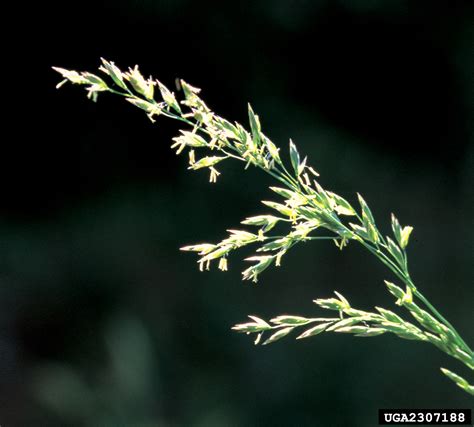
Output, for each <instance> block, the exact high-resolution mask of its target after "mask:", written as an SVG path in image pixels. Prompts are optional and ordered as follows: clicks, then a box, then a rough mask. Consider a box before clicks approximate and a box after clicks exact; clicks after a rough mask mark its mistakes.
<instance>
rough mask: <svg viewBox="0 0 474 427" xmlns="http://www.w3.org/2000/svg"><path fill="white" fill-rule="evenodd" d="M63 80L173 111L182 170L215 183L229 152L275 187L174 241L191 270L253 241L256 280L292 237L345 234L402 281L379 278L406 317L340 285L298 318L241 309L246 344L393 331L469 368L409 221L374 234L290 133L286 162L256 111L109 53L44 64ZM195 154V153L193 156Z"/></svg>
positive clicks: (473, 358)
mask: <svg viewBox="0 0 474 427" xmlns="http://www.w3.org/2000/svg"><path fill="white" fill-rule="evenodd" d="M54 70H55V71H57V72H58V73H60V74H61V75H62V76H63V78H64V80H62V81H61V83H59V85H58V87H60V86H62V85H63V84H64V83H66V82H71V83H73V84H77V85H82V86H85V88H86V91H87V94H88V95H87V96H88V97H89V98H90V99H92V100H93V101H97V98H98V96H99V94H101V93H102V92H109V93H113V94H116V95H119V96H122V97H124V98H125V100H126V101H128V102H129V103H130V104H132V105H134V106H135V107H138V108H140V109H141V110H143V111H145V113H146V114H147V116H148V118H149V119H150V120H151V121H153V122H154V121H155V119H156V118H157V117H159V116H165V117H168V118H171V119H175V120H178V121H179V122H181V123H182V124H183V126H184V129H182V130H180V133H179V135H178V136H176V137H175V138H173V143H172V145H171V148H172V149H174V150H176V154H181V153H182V152H183V151H187V152H188V159H189V167H188V169H190V170H193V171H195V170H200V169H207V171H208V173H209V181H210V182H212V183H215V182H216V181H217V179H218V177H219V175H220V172H219V171H218V168H219V166H220V164H221V163H222V162H224V161H228V160H237V161H240V162H242V163H243V164H245V169H246V168H248V167H250V166H254V167H257V168H259V169H261V170H262V171H264V172H266V173H268V174H269V175H271V176H272V177H273V178H274V179H275V181H276V183H277V185H278V186H272V187H270V190H271V191H272V192H273V193H274V194H275V199H274V200H268V201H263V202H262V203H263V205H264V206H265V208H269V209H270V211H268V212H262V214H261V215H257V216H253V217H249V218H246V219H244V220H243V221H242V224H243V225H246V226H248V227H250V228H249V229H245V230H243V229H231V230H227V231H228V235H227V237H226V238H224V239H223V240H221V241H220V242H217V243H199V244H194V245H189V246H185V247H183V248H181V249H182V250H183V251H191V252H196V253H197V255H198V257H199V258H198V265H199V268H200V270H209V269H210V268H211V265H212V264H217V266H218V268H219V269H220V270H223V271H225V270H227V268H228V258H229V256H230V254H232V253H233V252H234V251H236V250H237V249H239V248H241V247H244V246H248V245H254V246H256V251H255V252H256V253H255V255H254V256H251V257H249V258H246V261H249V262H250V263H251V265H250V266H249V267H248V268H247V269H246V270H245V271H243V272H242V276H243V279H244V280H251V281H252V282H255V283H256V282H257V281H258V279H259V277H260V275H261V274H262V273H263V272H264V271H265V270H266V269H267V268H269V267H270V266H271V265H275V266H277V267H279V266H280V265H281V263H282V259H283V257H284V255H285V254H286V253H287V252H288V251H289V250H290V249H291V248H292V247H293V246H295V245H296V244H299V243H302V242H308V241H312V240H332V241H334V243H335V244H336V245H337V247H338V248H340V249H341V250H342V249H343V248H344V247H345V246H346V245H347V244H349V243H350V242H355V243H356V244H360V245H362V246H363V247H364V248H365V249H367V250H368V251H369V252H370V253H371V254H372V255H374V256H376V257H377V258H378V259H379V260H380V261H381V262H382V263H383V264H385V265H386V267H387V268H388V269H389V270H390V271H391V273H392V274H393V275H394V277H395V278H396V279H397V280H398V281H399V282H400V284H401V285H402V287H400V286H398V285H396V284H394V283H391V282H388V281H385V284H386V286H387V289H388V291H389V292H390V293H391V294H392V295H393V296H394V297H395V304H396V305H398V306H401V307H403V308H404V309H406V311H407V312H408V313H409V314H410V315H411V316H412V317H413V319H414V322H413V323H411V322H408V321H407V320H405V319H404V318H403V317H401V316H400V315H399V314H396V313H394V312H393V311H391V310H388V309H386V308H382V307H375V310H374V311H364V310H359V309H356V308H354V307H352V306H351V304H350V303H349V301H348V300H347V299H346V298H344V297H343V296H342V295H341V294H340V293H338V292H336V293H335V295H336V297H332V298H326V299H316V300H314V302H315V303H316V305H318V306H319V307H320V308H321V309H324V310H329V311H333V312H335V316H333V317H314V318H306V317H302V316H294V315H281V316H277V317H274V318H272V319H270V320H269V321H268V322H267V321H265V320H263V319H260V318H259V317H257V316H249V318H250V322H247V323H241V324H238V325H236V326H234V327H233V328H232V329H234V330H235V331H237V332H243V333H246V334H256V339H255V344H259V343H262V344H263V345H266V344H270V343H273V342H275V341H277V340H280V339H282V338H283V337H285V336H287V335H289V334H291V333H292V332H293V331H295V330H298V335H297V337H296V338H297V339H303V338H309V337H312V336H315V335H318V334H321V333H323V332H335V333H345V334H352V335H354V336H357V337H373V336H377V335H381V334H385V333H391V334H394V335H396V336H398V337H400V338H405V339H408V340H414V341H423V342H428V343H431V344H433V345H435V346H436V347H437V348H439V349H440V350H441V351H443V352H445V353H446V354H448V355H450V356H452V357H454V358H456V359H458V360H459V361H460V362H462V363H463V364H464V365H466V366H467V367H468V368H470V369H471V370H474V353H473V351H472V350H471V349H470V348H469V346H468V345H467V344H466V343H465V342H464V340H463V339H462V338H461V336H460V335H459V334H458V332H457V331H456V330H455V329H454V327H453V326H452V325H451V324H450V323H449V322H448V321H447V320H446V319H445V318H444V317H443V316H442V315H441V314H440V313H439V312H438V311H437V310H436V309H435V308H434V307H433V305H432V304H431V303H430V302H429V301H428V300H427V299H426V298H425V297H424V296H423V294H422V293H421V292H420V291H419V290H418V289H417V287H416V286H415V284H414V283H413V281H412V279H411V277H410V273H409V271H408V262H407V251H406V250H407V246H408V243H409V239H410V235H411V233H412V231H413V228H412V227H410V226H402V225H401V224H400V222H399V221H398V219H397V218H396V217H395V215H393V214H392V217H391V228H392V235H391V236H384V235H383V234H382V233H381V232H380V231H379V229H378V227H377V224H376V222H375V218H374V216H373V214H372V212H371V210H370V208H369V206H368V204H367V203H366V201H365V200H364V199H363V197H362V196H361V195H360V194H358V204H359V206H352V205H351V204H350V203H349V202H348V201H347V200H346V199H344V198H343V197H341V196H340V195H338V194H335V193H334V192H331V191H329V190H327V189H325V188H324V187H323V186H322V185H321V183H320V181H319V174H318V173H317V172H316V171H315V170H314V169H313V168H312V167H311V166H310V165H309V163H308V158H307V157H302V156H301V155H300V153H299V152H298V149H297V147H296V145H295V144H294V143H293V141H291V140H290V141H289V157H290V162H289V163H290V164H288V165H286V164H285V162H283V160H282V158H281V157H280V148H278V147H277V146H276V145H275V144H274V143H273V142H272V141H271V140H270V139H269V138H268V137H267V136H266V135H265V134H264V133H263V132H262V127H261V123H260V119H259V117H258V115H256V114H255V112H254V111H253V109H252V107H251V106H250V105H249V106H248V119H249V127H248V128H245V127H244V126H243V125H241V124H240V123H237V122H230V121H228V120H226V119H224V118H223V117H220V116H218V115H217V114H216V113H215V112H213V111H212V110H211V109H210V108H209V107H208V106H207V105H206V103H205V102H204V101H203V100H202V99H201V97H200V96H199V94H200V89H197V88H195V87H193V86H191V85H190V84H188V83H186V82H184V81H183V80H181V81H180V82H179V83H180V87H181V89H182V91H183V94H184V99H183V100H182V101H180V102H178V100H177V98H176V96H175V94H174V93H173V92H172V91H171V90H169V89H168V88H167V87H166V86H165V85H164V84H162V83H161V82H159V81H158V80H155V79H153V78H151V77H150V78H148V79H145V77H143V75H142V74H141V73H140V71H139V69H138V67H137V66H135V67H134V68H129V69H128V71H125V72H124V71H122V70H120V69H119V68H118V67H117V66H116V65H115V64H114V63H113V62H109V61H107V60H105V59H102V65H101V66H100V67H99V71H100V72H101V73H102V74H101V76H98V75H96V74H92V73H89V72H76V71H70V70H65V69H63V68H54ZM201 153H203V154H202V155H201ZM277 224H281V225H284V226H286V229H287V232H286V234H279V235H275V234H272V230H273V229H274V227H275V226H276V225H277ZM441 371H442V372H443V373H444V374H445V375H446V376H447V377H448V378H449V379H451V380H452V381H453V382H454V383H455V384H457V385H458V386H459V387H460V388H462V389H463V390H464V391H466V392H467V393H470V394H472V395H474V386H473V385H471V384H469V383H468V382H467V381H466V380H465V379H464V378H462V377H460V376H459V375H457V374H455V373H453V372H451V371H449V370H447V369H445V368H441Z"/></svg>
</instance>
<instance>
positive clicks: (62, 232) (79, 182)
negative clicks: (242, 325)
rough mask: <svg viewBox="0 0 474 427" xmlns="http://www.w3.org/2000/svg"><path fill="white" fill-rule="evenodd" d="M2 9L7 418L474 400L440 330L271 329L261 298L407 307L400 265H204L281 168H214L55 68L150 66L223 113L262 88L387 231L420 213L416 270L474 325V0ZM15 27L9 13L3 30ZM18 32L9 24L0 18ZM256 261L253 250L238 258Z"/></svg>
mask: <svg viewBox="0 0 474 427" xmlns="http://www.w3.org/2000/svg"><path fill="white" fill-rule="evenodd" d="M5 12H6V13H5V14H4V16H3V20H4V24H5V28H4V31H6V34H5V37H4V40H5V46H4V57H5V59H6V62H7V63H6V66H4V73H5V72H6V73H5V74H6V78H5V79H4V82H3V93H4V97H3V102H4V106H5V108H6V112H5V113H3V117H4V118H5V120H4V126H5V128H4V134H3V138H2V140H3V141H2V155H1V159H2V167H1V174H2V188H1V197H0V235H1V244H0V246H1V252H0V396H2V397H1V399H0V424H2V425H6V426H30V425H42V426H43V425H44V426H56V425H58V426H60V425H86V426H98V425H100V426H105V425H110V426H119V425H124V426H125V425H126V426H151V425H153V426H267V425H268V426H278V425H281V426H290V425H295V426H306V425H307V426H310V425H311V426H314V425H324V426H327V425H331V426H332V425H334V426H336V425H354V426H369V425H375V419H376V416H377V415H376V414H377V409H378V408H380V407H433V408H441V407H466V406H469V404H471V406H472V399H469V398H468V397H467V395H464V394H463V393H462V392H461V391H460V390H458V389H457V388H455V387H454V386H453V385H452V384H450V382H449V381H448V380H447V379H446V378H444V377H443V376H442V375H440V374H439V371H438V368H439V366H445V367H448V368H450V369H453V370H454V371H456V372H459V373H460V374H467V373H466V372H464V371H463V370H462V367H460V366H459V365H458V364H457V362H455V361H453V360H449V359H448V358H447V357H445V356H444V355H443V354H441V353H439V352H438V351H437V350H436V349H434V348H431V347H430V346H428V345H422V344H419V343H413V342H409V341H401V340H400V339H398V338H395V337H391V336H385V335H384V336H382V337H377V338H373V339H370V340H358V339H355V338H353V337H349V336H339V335H336V336H332V335H325V336H319V337H316V338H314V339H312V340H308V341H307V342H294V341H293V340H291V339H285V340H284V341H282V342H280V343H278V344H275V345H273V346H268V347H254V346H253V345H252V342H251V339H250V338H249V337H245V336H241V335H236V334H234V333H233V332H231V331H230V327H231V326H232V325H233V324H235V323H238V322H241V321H243V320H245V317H246V315H247V314H258V315H261V316H262V317H269V316H273V315H276V314H282V313H294V314H302V315H309V316H311V315H313V314H315V313H318V311H317V310H316V309H315V307H314V305H313V304H312V303H311V300H312V299H314V298H316V297H326V296H329V295H330V294H331V292H332V291H333V290H338V291H340V292H342V293H343V294H344V295H345V296H347V297H348V298H349V299H350V300H351V302H352V303H353V304H354V305H355V306H358V307H360V308H363V309H369V308H370V307H373V306H374V305H379V306H384V307H387V308H390V309H393V300H392V298H391V296H389V295H388V294H387V292H386V291H385V289H384V288H383V282H382V280H383V279H391V280H393V277H391V276H390V274H389V273H388V272H387V271H385V270H384V269H383V266H380V265H378V263H377V261H376V260H374V259H371V257H370V256H369V254H367V253H364V252H363V251H362V249H360V248H357V247H356V245H352V247H351V245H350V246H349V247H348V248H347V250H345V251H344V252H342V253H339V251H338V250H337V249H336V248H335V247H334V246H333V245H329V244H325V243H323V242H322V243H314V244H309V243H308V244H305V245H304V247H303V246H302V247H300V248H296V249H295V250H294V251H293V252H292V253H290V254H289V255H288V256H287V257H286V259H285V260H284V262H283V265H282V267H281V268H280V269H279V270H275V269H274V270H272V271H269V272H265V274H264V275H263V276H262V277H261V280H260V281H259V284H258V286H254V285H250V284H248V283H247V282H245V283H242V282H241V281H240V273H239V272H240V271H241V270H242V269H243V267H244V264H243V263H242V262H240V259H241V258H239V257H238V256H234V257H233V258H231V260H230V271H229V272H227V273H221V272H216V271H212V272H210V273H199V272H198V269H197V268H196V265H195V259H194V258H193V257H192V256H190V255H186V254H183V253H180V252H179V251H178V248H179V247H180V246H182V245H184V244H189V243H194V242H198V241H216V240H219V239H221V238H223V237H224V235H225V234H224V233H225V229H227V228H235V227H236V226H237V225H238V223H239V221H240V220H241V219H243V218H244V217H246V216H250V215H252V214H258V213H263V207H261V206H260V205H259V200H261V199H265V198H266V199H268V198H269V197H270V194H269V192H268V190H266V188H267V187H268V185H270V184H272V181H271V180H270V179H268V178H267V177H263V176H262V175H261V174H259V173H258V172H257V171H254V170H249V171H247V172H245V173H244V171H243V170H242V169H241V167H240V165H231V164H230V165H228V166H223V167H222V169H221V172H222V176H221V177H220V178H219V180H218V183H217V184H212V185H210V184H208V183H207V180H208V177H207V176H206V174H205V172H201V171H198V172H189V171H186V166H187V165H186V163H187V162H186V159H185V158H184V156H183V157H176V156H175V155H174V153H173V152H172V151H171V150H170V149H169V145H170V144H169V142H170V141H171V138H172V137H173V136H174V135H176V134H177V131H178V129H179V128H178V126H177V123H172V122H169V121H166V120H165V119H161V118H160V120H158V122H157V123H156V124H154V125H153V124H152V123H151V122H150V121H149V120H147V118H146V117H145V115H144V114H141V112H140V111H138V110H137V109H133V108H131V106H130V105H128V104H126V103H124V102H123V101H122V100H119V99H116V98H115V97H113V96H111V95H104V96H100V97H99V100H98V103H97V104H93V103H92V102H90V101H89V100H87V99H86V97H85V94H84V93H83V91H82V90H80V89H79V88H76V87H72V86H69V85H66V86H65V87H64V88H63V89H61V90H60V91H57V90H55V89H54V86H55V84H56V83H57V82H58V81H59V80H60V79H59V78H58V76H57V75H55V73H54V72H53V71H52V70H51V68H50V67H51V66H53V65H54V66H60V67H64V68H71V69H78V70H88V71H93V70H94V69H96V68H97V66H98V65H99V58H100V57H101V56H102V57H105V58H107V59H109V60H112V61H115V62H116V63H117V64H118V65H119V66H120V67H122V68H127V67H128V66H133V65H135V64H139V65H140V68H141V70H142V71H143V72H144V73H145V74H146V75H148V74H153V76H154V77H157V78H159V79H160V80H161V81H163V82H164V83H165V84H167V85H168V86H170V87H173V82H174V79H175V78H176V77H179V78H184V79H185V80H186V81H189V82H190V83H191V84H193V85H195V86H198V87H201V88H203V98H204V99H205V100H206V101H207V103H208V105H210V106H211V108H213V109H214V110H215V111H216V112H218V114H220V115H222V116H224V117H226V118H228V119H230V120H237V121H240V122H242V123H246V103H247V102H248V101H250V102H251V103H252V105H253V107H254V109H255V111H256V112H257V113H258V114H259V115H260V118H261V121H262V125H263V129H264V132H266V134H267V135H269V136H270V137H271V138H272V139H273V141H274V142H275V143H276V144H277V145H279V146H281V147H282V148H283V149H286V147H287V141H288V139H289V138H290V137H292V138H293V140H294V141H295V142H296V143H297V145H298V147H299V148H300V151H301V152H302V153H305V154H307V155H308V156H309V159H310V163H311V164H312V165H313V166H314V167H315V168H316V169H317V170H318V171H319V172H320V173H321V175H322V179H321V181H322V183H323V184H324V185H325V186H326V187H327V188H329V189H331V190H335V191H337V192H339V193H340V194H342V195H344V196H345V197H347V198H348V199H350V200H351V201H354V200H355V197H354V195H355V192H356V191H359V192H361V193H362V194H363V195H364V197H365V199H366V200H367V201H368V202H369V204H370V206H371V207H372V209H373V211H374V213H375V215H376V218H377V219H378V223H379V224H380V227H381V228H382V229H383V230H385V231H386V232H388V230H389V227H388V224H389V214H390V212H392V211H395V212H396V214H397V216H398V217H399V219H400V221H401V222H402V223H404V224H405V223H407V224H410V225H413V226H414V228H415V231H414V234H413V238H412V243H411V248H410V259H411V271H412V275H413V277H414V280H415V282H416V283H417V284H418V286H419V287H420V288H421V289H422V290H423V291H424V292H425V294H426V295H427V296H428V297H429V298H430V300H432V302H433V303H434V304H435V305H436V306H437V307H438V308H440V309H441V311H442V312H443V313H444V314H445V315H446V316H447V317H448V318H449V319H450V320H452V323H454V324H455V325H456V326H457V327H458V329H459V331H460V332H461V334H462V335H463V336H464V337H465V339H466V340H467V341H468V342H473V341H474V334H473V332H472V328H471V327H470V326H472V300H473V298H474V291H473V288H472V283H473V280H472V279H473V277H472V268H471V264H472V237H473V236H472V225H473V224H472V206H473V203H472V202H473V200H472V183H473V182H472V176H473V175H472V171H473V156H472V150H473V146H472V130H473V128H472V107H473V105H472V94H473V90H472V89H473V84H474V82H473V79H472V73H473V67H472V65H473V64H472V7H471V2H468V1H450V2H447V1H417V2H413V1H412V2H410V1H401V0H389V1H385V2H375V1H370V0H357V1H355V0H354V1H348V0H346V1H342V0H341V1H329V0H325V1H324V0H318V1H309V0H307V1H304V0H300V1H296V0H295V1H282V0H276V1H264V0H257V1H252V2H217V1H216V2H212V1H203V2H192V1H189V0H178V1H163V0H140V1H138V0H137V1H131V0H129V1H125V0H121V1H115V2H87V1H86V2H81V3H60V4H59V3H58V4H56V3H51V2H49V3H47V4H35V5H29V4H28V3H19V4H17V9H16V10H14V11H13V10H11V11H10V10H8V11H5ZM7 28H8V29H7ZM5 29H7V30H5ZM241 255H242V257H243V256H244V255H246V253H243V254H241Z"/></svg>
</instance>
